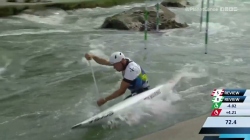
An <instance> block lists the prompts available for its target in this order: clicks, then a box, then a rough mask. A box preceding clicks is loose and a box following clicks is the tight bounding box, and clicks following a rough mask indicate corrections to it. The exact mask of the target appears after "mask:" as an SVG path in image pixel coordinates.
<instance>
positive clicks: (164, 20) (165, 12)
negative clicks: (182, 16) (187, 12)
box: [101, 4, 188, 31]
mask: <svg viewBox="0 0 250 140" xmlns="http://www.w3.org/2000/svg"><path fill="white" fill-rule="evenodd" d="M144 10H145V7H135V8H132V9H130V10H128V11H124V12H122V13H119V14H116V15H114V16H111V17H107V18H106V19H105V21H104V23H103V24H102V25H101V28H109V29H118V30H133V31H143V30H144V28H145V27H144V25H145V24H144V23H145V18H144V14H145V12H144ZM156 13H157V11H156V7H155V6H152V7H148V25H147V28H148V31H151V30H156V25H157V14H156ZM175 18H176V15H175V13H173V12H172V11H170V10H169V9H167V8H166V7H164V6H163V5H161V4H160V10H159V22H160V25H159V29H173V28H184V27H187V26H188V25H187V24H186V23H178V22H177V21H176V19H175Z"/></svg>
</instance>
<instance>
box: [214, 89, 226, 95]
mask: <svg viewBox="0 0 250 140" xmlns="http://www.w3.org/2000/svg"><path fill="white" fill-rule="evenodd" d="M224 92H225V90H224V89H214V91H213V92H212V94H211V96H222V95H223V94H224Z"/></svg>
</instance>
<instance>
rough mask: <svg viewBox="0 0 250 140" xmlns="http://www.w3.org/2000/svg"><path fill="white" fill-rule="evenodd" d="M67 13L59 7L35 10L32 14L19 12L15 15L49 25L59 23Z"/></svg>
mask: <svg viewBox="0 0 250 140" xmlns="http://www.w3.org/2000/svg"><path fill="white" fill-rule="evenodd" d="M66 16H67V13H66V12H65V11H63V10H59V9H48V10H45V11H36V12H33V13H32V14H25V13H23V14H20V15H17V16H16V17H19V18H23V19H25V20H28V21H32V22H36V23H43V24H49V25H60V24H61V23H62V22H63V20H64V19H65V17H66Z"/></svg>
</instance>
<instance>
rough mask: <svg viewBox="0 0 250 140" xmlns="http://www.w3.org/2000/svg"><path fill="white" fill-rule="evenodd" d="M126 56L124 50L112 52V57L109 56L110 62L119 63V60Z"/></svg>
mask: <svg viewBox="0 0 250 140" xmlns="http://www.w3.org/2000/svg"><path fill="white" fill-rule="evenodd" d="M124 58H125V56H124V54H123V53H122V52H114V53H112V54H111V56H110V58H109V62H110V63H111V64H115V63H118V62H121V61H122V59H124Z"/></svg>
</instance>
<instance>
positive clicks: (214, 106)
mask: <svg viewBox="0 0 250 140" xmlns="http://www.w3.org/2000/svg"><path fill="white" fill-rule="evenodd" d="M221 104H222V102H219V103H213V106H212V109H219V108H220V106H221Z"/></svg>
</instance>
